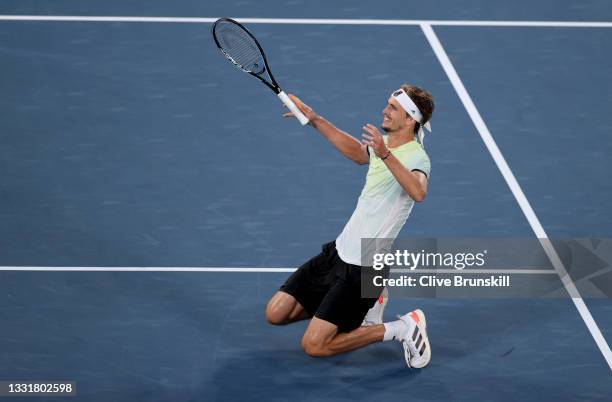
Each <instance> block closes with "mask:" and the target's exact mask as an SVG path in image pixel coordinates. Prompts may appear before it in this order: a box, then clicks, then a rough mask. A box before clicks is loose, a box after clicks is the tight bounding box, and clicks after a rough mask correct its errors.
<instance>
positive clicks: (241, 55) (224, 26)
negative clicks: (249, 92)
mask: <svg viewBox="0 0 612 402" xmlns="http://www.w3.org/2000/svg"><path fill="white" fill-rule="evenodd" d="M212 35H213V39H214V40H215V44H216V45H217V47H218V48H219V50H220V51H221V53H223V55H224V56H225V57H227V59H228V60H229V61H231V62H232V64H234V65H235V66H236V67H238V68H239V69H241V70H242V71H244V72H247V73H249V74H252V75H254V76H256V77H258V78H261V75H262V74H263V73H265V72H266V71H268V75H270V72H269V69H268V63H267V61H266V57H265V55H264V51H263V49H262V48H261V45H260V44H259V42H258V41H257V39H255V36H253V34H252V33H251V32H250V31H249V30H248V29H247V28H246V27H245V26H244V25H242V24H240V23H239V22H238V21H235V20H233V19H231V18H220V19H218V20H217V21H215V23H214V24H213V27H212ZM271 78H272V77H271ZM272 80H274V78H272Z"/></svg>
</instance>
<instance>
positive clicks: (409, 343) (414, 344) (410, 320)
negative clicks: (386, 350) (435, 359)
mask: <svg viewBox="0 0 612 402" xmlns="http://www.w3.org/2000/svg"><path fill="white" fill-rule="evenodd" d="M398 318H399V319H400V320H402V321H403V322H404V323H405V324H406V331H405V332H404V334H403V336H402V345H403V346H404V358H405V359H406V364H407V365H408V367H412V368H423V367H425V366H427V364H429V361H430V360H431V347H430V346H429V338H428V337H427V322H426V321H425V314H424V313H423V312H422V311H421V310H418V309H417V310H414V311H411V312H409V313H408V314H404V315H402V316H398Z"/></svg>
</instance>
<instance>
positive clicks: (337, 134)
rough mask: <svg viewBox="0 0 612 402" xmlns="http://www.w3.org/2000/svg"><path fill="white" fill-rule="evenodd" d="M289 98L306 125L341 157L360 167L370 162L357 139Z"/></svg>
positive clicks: (296, 98)
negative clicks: (304, 117)
mask: <svg viewBox="0 0 612 402" xmlns="http://www.w3.org/2000/svg"><path fill="white" fill-rule="evenodd" d="M289 97H290V98H291V100H292V101H293V102H294V103H295V104H296V106H297V107H298V109H300V110H301V111H302V113H304V115H305V116H306V117H307V118H308V120H309V123H308V124H310V125H311V126H313V127H314V128H316V129H317V130H318V131H319V132H320V133H321V134H322V135H323V136H324V137H325V138H327V140H328V141H329V142H331V143H332V145H333V146H334V147H336V149H338V151H340V153H342V155H344V156H346V157H347V158H348V159H350V160H352V161H353V162H355V163H358V164H360V165H363V164H365V163H368V162H369V161H370V157H369V155H368V152H367V151H366V147H365V146H364V145H362V144H361V142H359V140H358V139H357V138H355V137H353V136H351V135H350V134H348V133H346V132H344V131H342V130H340V129H339V128H337V127H336V126H334V125H333V124H331V123H330V122H328V121H327V120H325V119H324V118H323V117H322V116H319V115H318V114H316V113H315V112H314V110H312V108H311V107H310V106H308V105H306V104H305V103H304V102H302V101H301V100H300V99H299V98H298V97H297V96H295V95H292V94H289ZM283 116H285V117H293V113H291V112H288V113H285V114H283Z"/></svg>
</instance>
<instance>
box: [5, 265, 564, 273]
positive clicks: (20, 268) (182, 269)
mask: <svg viewBox="0 0 612 402" xmlns="http://www.w3.org/2000/svg"><path fill="white" fill-rule="evenodd" d="M295 270H296V268H246V267H35V266H32V267H24V266H5V267H2V266H0V271H13V272H20V271H21V272H32V271H35V272H40V271H46V272H233V273H240V272H241V273H244V272H251V273H267V272H289V273H290V272H295ZM391 272H394V273H413V274H419V273H428V274H429V273H433V274H435V273H439V274H508V275H510V274H512V275H516V274H521V275H525V274H527V275H529V274H531V275H543V274H544V275H549V274H553V275H556V274H557V271H555V270H553V269H461V270H459V269H415V270H410V269H392V270H391Z"/></svg>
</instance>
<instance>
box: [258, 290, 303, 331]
mask: <svg viewBox="0 0 612 402" xmlns="http://www.w3.org/2000/svg"><path fill="white" fill-rule="evenodd" d="M308 318H310V314H308V312H307V311H306V310H304V307H303V306H302V305H301V304H300V303H299V302H298V301H297V300H296V299H295V297H293V296H291V295H290V294H289V293H285V292H283V291H280V290H279V291H278V292H276V293H275V294H274V296H272V298H271V299H270V301H269V302H268V305H267V306H266V319H267V320H268V322H269V323H270V324H274V325H286V324H290V323H292V322H296V321H300V320H305V319H308Z"/></svg>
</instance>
